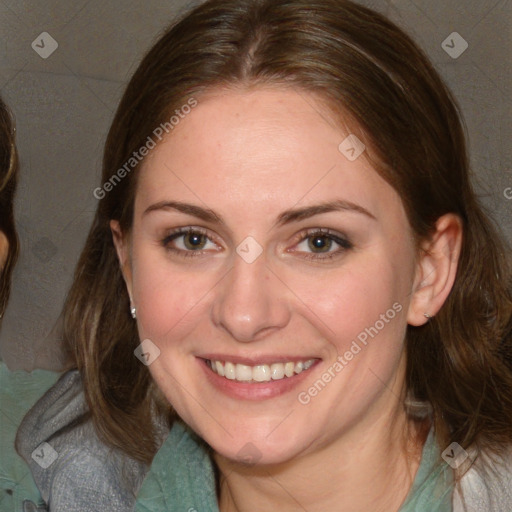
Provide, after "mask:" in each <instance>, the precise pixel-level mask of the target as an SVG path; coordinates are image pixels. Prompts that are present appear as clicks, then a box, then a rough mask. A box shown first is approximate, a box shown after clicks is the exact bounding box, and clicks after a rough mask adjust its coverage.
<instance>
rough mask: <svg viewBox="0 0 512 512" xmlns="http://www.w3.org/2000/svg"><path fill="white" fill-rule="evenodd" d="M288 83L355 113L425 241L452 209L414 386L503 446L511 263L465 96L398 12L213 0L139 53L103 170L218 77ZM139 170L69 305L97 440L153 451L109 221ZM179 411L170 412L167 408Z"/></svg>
mask: <svg viewBox="0 0 512 512" xmlns="http://www.w3.org/2000/svg"><path fill="white" fill-rule="evenodd" d="M254 85H272V86H278V87H293V88H294V89H296V90H298V91H304V92H309V93H314V94H316V95H318V96H319V97H320V98H322V99H323V100H324V102H325V105H326V106H328V107H329V109H330V112H331V113H332V114H333V115H335V116H338V119H339V123H340V125H341V122H342V121H341V119H342V117H341V116H340V114H342V115H343V116H344V119H347V116H348V118H349V119H352V120H353V121H354V122H355V124H354V126H352V127H351V130H352V132H353V133H356V135H357V136H358V137H359V138H361V139H362V140H363V141H364V143H365V145H366V147H367V150H368V151H367V155H368V157H369V158H370V159H371V161H372V163H373V164H374V167H375V169H376V170H377V172H378V173H379V174H380V175H381V176H383V177H384V179H386V180H387V181H388V182H389V183H390V184H391V185H392V186H393V187H394V188H395V189H396V190H397V191H398V193H399V194H400V196H401V198H402V200H403V204H404V206H405V209H406V212H407V215H408V218H409V222H410V224H411V226H412V229H413V231H414V233H415V235H416V237H417V239H418V240H424V239H426V238H428V237H429V235H430V234H431V233H432V231H433V229H434V225H435V222H436V220H437V219H438V218H439V217H440V216H442V215H444V214H446V213H450V212H451V213H455V214H457V215H458V216H459V217H460V218H461V219H462V222H463V228H464V237H463V247H462V254H461V256H460V263H459V267H458V273H457V277H456V281H455V284H454V286H453V289H452V292H451V294H450V295H449V297H448V299H447V301H446V302H445V304H444V306H443V308H442V310H441V311H440V313H439V314H438V315H437V316H436V318H434V319H433V320H432V321H430V322H429V323H427V324H426V325H425V326H422V327H411V326H410V327H409V328H408V332H407V339H406V350H407V353H408V361H407V379H406V386H407V390H408V391H409V392H410V393H412V395H413V396H414V397H415V398H416V399H418V400H426V401H428V402H430V404H431V406H432V409H433V419H434V426H435V429H436V435H437V437H438V440H439V442H440V445H441V446H443V447H444V446H447V445H448V444H449V443H450V442H452V441H456V442H458V443H459V444H460V445H461V446H463V447H466V448H467V447H470V446H478V447H483V446H485V447H487V448H489V449H490V450H491V451H494V452H498V451H499V450H500V448H501V447H502V446H504V445H506V444H508V443H510V442H511V441H512V360H511V354H512V349H511V343H512V340H511V315H512V297H511V270H510V261H509V260H508V259H507V254H508V253H506V252H505V247H504V245H503V244H504V241H503V240H501V239H500V237H499V235H498V234H497V232H496V231H495V228H494V227H493V224H492V223H491V222H490V221H489V220H488V217H487V215H486V214H484V213H483V211H482V207H481V206H480V204H479V202H478V200H477V198H476V196H475V193H474V191H473V189H472V186H471V183H470V176H469V163H468V156H467V150H466V145H465V135H464V130H463V127H462V122H461V117H460V115H459V112H458V109H457V107H456V103H455V101H454V99H453V97H452V95H451V93H450V92H449V90H448V89H447V87H446V86H445V85H444V83H443V82H442V80H441V79H440V77H439V76H438V74H437V73H436V71H435V70H434V68H433V67H432V65H431V64H430V62H429V60H428V59H427V57H426V56H425V55H424V53H423V52H422V51H421V50H420V49H418V47H417V46H416V45H415V44H414V43H413V42H412V40H411V39H410V38H409V37H408V36H407V35H405V34H404V33H403V32H402V31H401V30H400V29H398V28H397V27H396V26H395V25H394V24H392V23H391V22H390V21H388V20H387V19H385V18H384V17H382V16H380V15H379V14H377V13H375V12H373V11H371V10H369V9H366V8H364V7H361V6H358V5H357V4H354V3H352V2H349V1H346V0H211V1H207V2H205V3H204V4H202V5H200V6H198V7H196V8H195V9H194V10H192V11H191V12H190V13H189V14H188V15H187V16H185V17H184V18H183V19H181V21H179V22H178V23H176V24H174V25H173V26H172V27H171V28H170V29H169V30H168V31H167V32H166V33H165V34H164V35H163V37H161V39H160V40H159V41H158V42H157V43H156V44H155V46H154V47H153V48H152V49H151V50H150V51H149V53H148V54H147V55H146V56H145V58H144V59H143V60H142V62H141V64H140V66H139V68H138V69H137V71H136V72H135V75H134V76H133V78H132V79H131V81H130V83H129V84H128V87H127V89H126V92H125V94H124V96H123V98H122V100H121V103H120V105H119V107H118V109H117V112H116V115H115V118H114V121H113V123H112V127H111V129H110V132H109V135H108V139H107V142H106V146H105V153H104V161H103V177H102V178H103V182H104V183H106V182H107V181H109V180H112V179H113V176H114V175H115V174H116V173H117V172H118V169H120V168H122V167H123V165H125V164H126V162H127V161H128V160H129V159H130V157H131V156H132V154H133V152H134V151H137V150H138V149H139V148H140V147H142V146H143V145H144V143H145V141H146V140H147V137H148V136H151V134H152V133H153V131H154V130H155V128H156V127H157V126H158V125H159V124H160V123H163V122H165V121H166V120H168V119H169V117H170V116H171V115H172V113H173V111H174V109H176V108H179V107H180V105H183V104H184V103H185V102H186V101H187V100H189V99H190V98H198V100H199V102H200V101H201V94H202V93H203V92H208V91H209V90H212V89H213V88H218V87H227V88H229V87H250V86H254ZM137 170H138V169H137V167H135V168H134V169H133V170H131V171H130V172H128V173H124V174H126V176H125V177H124V178H123V179H121V180H116V184H115V186H113V187H110V188H111V190H110V191H109V192H108V193H107V194H105V197H104V198H102V199H101V201H100V203H99V205H98V209H97V213H96V217H95V219H94V223H93V226H92V228H91V231H90V233H89V236H88V239H87V242H86V245H85V248H84V250H83V253H82V256H81V258H80V261H79V263H78V267H77V269H76V273H75V278H74V283H73V286H72V288H71V291H70V293H69V296H68V299H67V302H66V305H65V310H64V313H65V317H64V324H65V327H64V329H65V331H64V337H65V341H66V342H67V345H68V347H69V349H70V351H71V352H72V353H73V354H74V356H75V360H76V365H77V367H78V368H79V369H80V371H81V373H82V375H83V379H84V387H85V394H86V397H87V400H88V403H89V406H90V409H91V414H92V418H93V420H94V423H95V425H96V428H97V430H98V432H99V434H100V435H101V436H102V438H103V439H104V440H105V441H106V442H108V443H109V444H111V445H112V446H116V447H119V448H121V449H122V450H124V451H125V452H126V453H128V454H130V455H131V456H133V457H135V458H137V459H138V460H141V461H145V462H149V461H150V460H151V458H152V457H153V455H154V454H155V451H156V449H157V445H156V442H155V432H154V430H153V425H152V423H151V420H150V414H149V413H150V411H151V410H152V407H153V406H154V405H155V404H159V405H158V407H159V408H160V410H161V411H165V410H169V406H168V405H166V406H165V405H162V402H161V397H159V394H158V391H157V390H156V387H155V385H154V384H153V383H152V379H151V377H150V374H149V372H148V369H147V367H145V366H144V365H142V364H141V363H140V362H139V360H138V359H137V358H136V357H135V356H134V355H133V351H134V349H135V347H136V346H137V345H138V344H139V343H140V340H139V339H138V335H137V329H136V324H135V322H134V321H133V320H132V318H131V316H130V312H129V298H128V295H127V292H126V289H125V284H124V281H123V277H122V274H121V271H120V267H119V262H118V259H117V256H116V252H115V250H114V246H113V242H112V235H111V232H110V228H109V221H110V220H111V219H116V220H118V221H119V222H120V225H121V228H122V230H123V232H125V233H129V231H130V228H131V224H132V217H133V204H134V197H135V190H136V184H137ZM118 176H119V174H118ZM170 418H171V416H170V417H169V419H170Z"/></svg>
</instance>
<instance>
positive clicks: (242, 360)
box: [198, 354, 320, 366]
mask: <svg viewBox="0 0 512 512" xmlns="http://www.w3.org/2000/svg"><path fill="white" fill-rule="evenodd" d="M198 357H199V358H200V359H208V360H210V361H224V362H225V361H229V362H230V363H234V364H244V365H247V366H257V365H261V364H268V365H270V364H272V363H288V362H294V363H298V362H299V361H309V360H310V359H320V358H319V357H315V356H283V355H275V356H272V355H262V356H258V357H243V356H234V355H226V354H204V355H200V356H198Z"/></svg>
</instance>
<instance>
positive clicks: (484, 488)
mask: <svg viewBox="0 0 512 512" xmlns="http://www.w3.org/2000/svg"><path fill="white" fill-rule="evenodd" d="M453 504H454V512H466V511H467V512H480V511H482V512H484V511H485V512H487V511H491V510H496V511H498V510H499V511H505V510H512V445H511V446H509V447H508V449H506V450H503V452H502V453H501V454H500V455H499V457H498V456H494V457H490V456H489V455H488V454H486V453H485V452H483V453H481V454H480V455H479V457H478V458H476V460H475V462H474V463H473V465H472V466H471V468H470V469H469V470H468V471H467V473H466V474H464V476H463V477H462V479H461V481H460V488H458V489H457V490H456V491H455V492H454V496H453Z"/></svg>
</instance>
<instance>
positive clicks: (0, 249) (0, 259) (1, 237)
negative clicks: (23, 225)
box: [0, 231, 9, 269]
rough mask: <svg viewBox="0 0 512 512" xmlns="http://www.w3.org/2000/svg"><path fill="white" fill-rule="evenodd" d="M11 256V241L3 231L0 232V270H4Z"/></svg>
mask: <svg viewBox="0 0 512 512" xmlns="http://www.w3.org/2000/svg"><path fill="white" fill-rule="evenodd" d="M8 255H9V241H8V240H7V237H6V236H5V233H4V232H3V231H0V269H3V268H4V266H5V263H6V261H7V257H8Z"/></svg>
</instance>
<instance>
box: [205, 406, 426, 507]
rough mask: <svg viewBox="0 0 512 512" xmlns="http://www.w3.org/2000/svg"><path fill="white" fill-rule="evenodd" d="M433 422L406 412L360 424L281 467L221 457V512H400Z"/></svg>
mask: <svg viewBox="0 0 512 512" xmlns="http://www.w3.org/2000/svg"><path fill="white" fill-rule="evenodd" d="M427 434H428V424H427V425H426V424H425V423H423V424H417V423H413V422H411V421H409V420H407V418H406V415H405V413H404V412H403V411H401V410H400V411H398V410H397V411H394V412H393V413H392V414H390V415H389V416H387V417H385V418H383V417H382V416H381V417H380V419H379V420H377V421H376V419H375V418H369V421H365V422H364V424H363V423H358V424H357V425H355V426H354V427H353V428H352V429H351V430H350V431H348V432H346V433H344V434H343V435H342V436H340V437H339V438H338V439H336V441H335V442H333V443H330V444H329V445H326V446H323V447H321V448H320V449H318V450H315V451H314V452H310V453H303V454H301V455H299V456H297V457H294V458H293V459H292V460H290V461H287V462H285V463H281V464H273V465H264V466H261V465H255V466H247V465H241V464H238V463H233V462H232V461H229V460H227V459H225V458H223V457H221V456H220V455H216V456H215V461H216V463H217V465H218V467H219V470H220V475H221V479H220V499H219V508H220V510H221V512H257V511H261V510H282V511H283V512H287V511H300V510H307V511H308V512H325V510H337V511H340V512H361V511H372V512H390V511H397V510H398V509H399V508H400V506H401V504H402V503H403V502H404V500H405V498H406V497H407V494H408V492H409V490H410V488H411V486H412V483H413V481H414V477H415V475H416V472H417V470H418V467H419V463H420V460H421V452H422V448H423V444H424V442H425V439H426V436H427Z"/></svg>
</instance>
